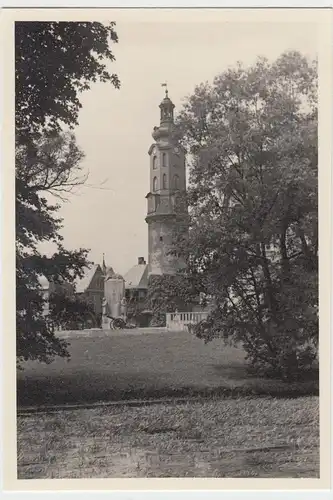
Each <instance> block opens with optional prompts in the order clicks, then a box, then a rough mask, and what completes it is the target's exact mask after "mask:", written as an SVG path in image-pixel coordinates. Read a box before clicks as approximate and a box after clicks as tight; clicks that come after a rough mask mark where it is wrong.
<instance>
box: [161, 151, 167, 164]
mask: <svg viewBox="0 0 333 500" xmlns="http://www.w3.org/2000/svg"><path fill="white" fill-rule="evenodd" d="M162 165H163V167H167V166H168V165H167V155H166V153H162Z"/></svg>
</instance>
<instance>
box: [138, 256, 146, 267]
mask: <svg viewBox="0 0 333 500" xmlns="http://www.w3.org/2000/svg"><path fill="white" fill-rule="evenodd" d="M145 263H146V261H145V258H144V257H139V258H138V264H139V266H140V265H141V266H142V265H144V264H145Z"/></svg>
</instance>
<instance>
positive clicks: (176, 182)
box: [173, 175, 179, 189]
mask: <svg viewBox="0 0 333 500" xmlns="http://www.w3.org/2000/svg"><path fill="white" fill-rule="evenodd" d="M173 188H174V189H179V177H178V175H174V176H173Z"/></svg>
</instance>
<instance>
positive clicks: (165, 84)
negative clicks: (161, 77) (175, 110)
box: [161, 82, 169, 97]
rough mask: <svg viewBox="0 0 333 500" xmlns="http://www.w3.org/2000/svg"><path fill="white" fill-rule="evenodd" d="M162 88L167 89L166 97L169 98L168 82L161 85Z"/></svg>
mask: <svg viewBox="0 0 333 500" xmlns="http://www.w3.org/2000/svg"><path fill="white" fill-rule="evenodd" d="M161 87H165V97H169V95H168V94H169V92H168V84H167V82H164V83H161Z"/></svg>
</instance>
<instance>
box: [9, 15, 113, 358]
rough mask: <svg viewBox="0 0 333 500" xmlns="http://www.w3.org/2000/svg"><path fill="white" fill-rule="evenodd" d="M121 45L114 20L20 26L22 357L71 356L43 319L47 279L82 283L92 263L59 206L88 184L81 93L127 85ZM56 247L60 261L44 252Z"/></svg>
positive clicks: (18, 147) (19, 337)
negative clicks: (64, 230)
mask: <svg viewBox="0 0 333 500" xmlns="http://www.w3.org/2000/svg"><path fill="white" fill-rule="evenodd" d="M110 41H111V42H117V35H116V33H115V31H114V23H110V24H109V25H108V26H104V25H102V24H100V23H71V22H60V23H58V22H17V23H16V24H15V63H16V65H15V79H16V88H15V90H16V108H15V119H16V172H15V173H16V283H17V292H16V308H17V315H16V317H17V358H18V362H20V361H22V360H24V359H25V360H26V359H38V360H40V361H44V362H49V361H51V360H52V359H53V357H54V356H55V355H59V356H67V355H68V351H67V344H66V343H65V342H64V341H61V340H59V339H57V338H56V337H55V335H54V329H53V327H52V321H51V322H50V321H48V320H47V318H45V316H44V314H43V309H44V307H43V306H44V303H43V297H42V293H41V288H40V286H39V276H41V275H44V276H46V278H47V279H48V280H49V281H52V282H54V283H61V282H68V283H74V282H75V280H76V278H77V277H82V275H83V272H84V268H85V267H86V266H88V265H89V263H88V261H87V255H88V251H87V250H86V249H79V250H77V251H68V250H66V249H65V248H64V246H63V244H62V237H61V235H60V233H59V231H60V229H61V227H62V220H61V219H60V218H59V216H58V215H57V212H58V209H59V204H54V203H52V202H51V201H50V200H51V196H50V195H52V198H53V199H54V196H56V197H58V199H59V198H60V199H61V200H64V198H66V196H67V195H68V193H69V192H71V190H72V189H73V188H74V187H75V186H77V185H79V184H81V183H83V182H84V181H85V178H86V177H85V175H84V174H83V172H82V168H81V160H82V158H83V153H82V151H81V150H80V149H79V148H78V146H77V145H76V142H75V137H74V135H73V134H72V133H69V132H68V131H67V132H66V131H65V128H66V129H67V130H68V128H69V129H70V128H73V127H74V126H75V125H76V124H77V123H78V113H79V110H80V107H81V103H80V100H79V93H80V92H82V91H83V90H87V89H89V86H90V84H91V83H92V82H96V81H102V82H109V83H111V84H112V85H114V86H115V87H116V88H118V87H119V81H118V78H117V76H116V75H114V74H112V73H110V72H109V70H108V67H107V65H106V64H107V63H108V62H112V61H113V60H114V56H113V53H112V52H111V50H110ZM45 241H49V242H53V243H54V244H55V245H56V248H57V251H56V252H55V253H54V255H53V256H52V257H50V258H49V257H47V256H46V255H42V254H41V252H40V251H39V248H40V243H41V242H45Z"/></svg>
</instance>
